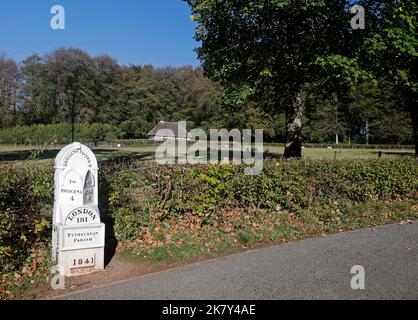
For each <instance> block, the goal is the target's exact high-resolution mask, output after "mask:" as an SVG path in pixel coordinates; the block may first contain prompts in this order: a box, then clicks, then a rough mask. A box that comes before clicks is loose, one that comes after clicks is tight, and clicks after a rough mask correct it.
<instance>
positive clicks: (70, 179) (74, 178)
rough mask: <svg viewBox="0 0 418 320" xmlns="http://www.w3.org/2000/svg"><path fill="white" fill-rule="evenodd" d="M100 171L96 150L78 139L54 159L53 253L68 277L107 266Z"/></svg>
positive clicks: (63, 272)
mask: <svg viewBox="0 0 418 320" xmlns="http://www.w3.org/2000/svg"><path fill="white" fill-rule="evenodd" d="M98 171H99V168H98V165H97V160H96V157H95V156H94V154H93V152H92V151H91V150H90V149H89V148H88V147H86V146H85V145H83V144H81V143H78V142H75V143H72V144H70V145H68V146H66V147H64V148H63V149H62V150H61V151H60V152H59V153H58V155H57V157H56V159H55V177H54V181H55V200H54V216H53V236H52V248H53V252H52V257H53V260H54V261H55V262H56V264H57V265H58V266H59V270H60V273H61V274H63V275H65V276H67V277H70V276H78V275H84V274H88V273H91V272H95V271H98V270H104V246H105V225H104V224H103V223H102V222H101V220H100V212H99V201H98Z"/></svg>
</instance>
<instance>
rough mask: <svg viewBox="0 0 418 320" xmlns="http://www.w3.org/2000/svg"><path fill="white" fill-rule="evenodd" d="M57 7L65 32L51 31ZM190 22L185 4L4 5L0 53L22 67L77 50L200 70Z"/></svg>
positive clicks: (66, 1) (124, 0) (81, 0)
mask: <svg viewBox="0 0 418 320" xmlns="http://www.w3.org/2000/svg"><path fill="white" fill-rule="evenodd" d="M53 5H62V6H64V8H65V19H66V21H65V23H66V29H65V30H52V29H51V27H50V21H51V18H52V16H53V15H52V14H51V13H50V10H51V7H52V6H53ZM189 16H190V10H189V7H188V6H187V4H186V3H185V2H183V1H181V0H0V53H5V54H6V55H7V56H8V57H10V58H13V59H15V60H17V61H21V60H23V59H24V58H25V57H27V56H28V55H30V54H32V53H33V52H36V53H39V54H45V53H47V52H49V51H51V50H53V49H56V48H60V47H77V48H80V49H83V50H86V51H87V52H89V53H90V54H92V55H100V54H109V55H110V56H112V57H114V58H115V59H117V60H118V62H119V63H121V64H141V65H143V64H152V65H154V66H157V67H161V66H167V65H171V66H182V65H193V66H197V65H199V61H198V60H197V57H196V53H195V52H194V51H193V49H194V48H196V47H197V46H198V45H199V44H198V43H197V42H196V41H195V40H194V39H193V36H194V27H195V23H193V22H192V21H190V19H189Z"/></svg>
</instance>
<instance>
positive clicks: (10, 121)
mask: <svg viewBox="0 0 418 320" xmlns="http://www.w3.org/2000/svg"><path fill="white" fill-rule="evenodd" d="M20 77H21V75H20V71H19V68H18V65H17V63H16V62H15V61H13V60H11V59H7V58H6V57H5V56H4V55H0V112H1V113H2V117H1V121H0V126H1V127H7V126H15V125H17V121H18V119H17V117H18V107H19V106H18V103H19V99H18V95H19V88H20Z"/></svg>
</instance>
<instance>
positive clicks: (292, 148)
mask: <svg viewBox="0 0 418 320" xmlns="http://www.w3.org/2000/svg"><path fill="white" fill-rule="evenodd" d="M301 133H302V99H301V96H300V93H297V94H296V95H295V96H294V97H293V99H292V101H291V104H290V105H289V106H288V107H287V108H286V147H285V149H284V157H285V158H302V144H301V141H300V136H301Z"/></svg>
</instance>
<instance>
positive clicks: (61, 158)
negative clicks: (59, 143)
mask: <svg viewBox="0 0 418 320" xmlns="http://www.w3.org/2000/svg"><path fill="white" fill-rule="evenodd" d="M68 166H72V167H75V168H81V167H87V168H89V169H93V170H94V169H96V170H97V169H98V165H97V160H96V156H95V155H94V153H93V151H91V150H90V149H89V148H88V147H87V146H85V145H84V144H81V143H80V142H74V143H72V144H69V145H67V146H65V147H64V148H62V149H61V151H60V152H59V153H58V155H57V157H56V158H55V169H65V168H67V167H68Z"/></svg>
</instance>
